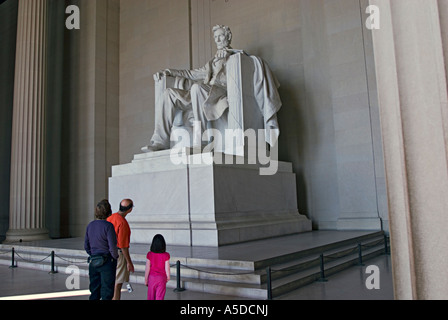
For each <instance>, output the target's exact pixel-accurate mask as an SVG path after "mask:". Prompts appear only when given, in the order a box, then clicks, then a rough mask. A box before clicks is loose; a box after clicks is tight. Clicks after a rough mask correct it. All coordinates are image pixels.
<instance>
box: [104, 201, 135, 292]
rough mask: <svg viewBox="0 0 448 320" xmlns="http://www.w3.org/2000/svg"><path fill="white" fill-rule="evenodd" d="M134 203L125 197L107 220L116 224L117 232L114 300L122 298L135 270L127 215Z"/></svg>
mask: <svg viewBox="0 0 448 320" xmlns="http://www.w3.org/2000/svg"><path fill="white" fill-rule="evenodd" d="M133 208H134V203H133V201H132V200H131V199H124V200H122V201H121V202H120V209H119V211H118V212H117V213H114V214H113V215H111V216H110V217H109V218H107V221H109V222H110V223H112V224H113V225H114V229H115V233H116V234H117V247H118V261H117V274H116V278H115V288H114V297H113V300H120V299H121V288H122V286H123V283H124V282H129V273H130V272H134V264H133V263H132V260H131V256H130V254H129V243H130V241H131V228H130V227H129V224H128V222H127V221H126V216H127V215H128V214H129V213H131V211H132V209H133Z"/></svg>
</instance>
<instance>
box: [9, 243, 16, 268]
mask: <svg viewBox="0 0 448 320" xmlns="http://www.w3.org/2000/svg"><path fill="white" fill-rule="evenodd" d="M14 255H15V250H14V248H12V251H11V266H10V268H11V269H13V268H17V266H16V265H15V263H14Z"/></svg>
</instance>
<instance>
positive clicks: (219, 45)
mask: <svg viewBox="0 0 448 320" xmlns="http://www.w3.org/2000/svg"><path fill="white" fill-rule="evenodd" d="M229 45H230V42H229V41H223V42H218V43H217V44H216V47H217V48H218V50H222V49H225V48H227V47H228V46H229Z"/></svg>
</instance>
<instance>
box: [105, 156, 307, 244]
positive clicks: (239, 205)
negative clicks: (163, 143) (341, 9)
mask: <svg viewBox="0 0 448 320" xmlns="http://www.w3.org/2000/svg"><path fill="white" fill-rule="evenodd" d="M171 153H172V151H171V150H166V151H159V152H155V153H147V154H139V155H135V157H134V160H133V161H132V163H130V164H125V165H119V166H115V167H113V168H112V177H111V178H110V179H109V201H110V202H111V204H112V207H113V209H115V210H116V209H117V207H118V204H119V202H120V201H121V200H122V199H123V198H131V199H133V200H134V204H135V208H134V210H133V211H132V213H131V214H130V215H128V217H127V220H128V222H129V224H130V226H131V230H132V235H131V242H133V243H148V244H149V243H151V241H152V238H153V236H154V235H155V234H157V233H160V234H162V235H163V236H164V237H165V239H166V241H167V243H168V244H170V245H186V246H211V247H217V246H222V245H226V244H232V243H239V242H245V241H250V240H257V239H263V238H269V237H275V236H282V235H287V234H294V233H300V232H306V231H311V221H310V220H308V219H307V218H306V217H305V216H303V215H300V214H299V212H298V210H297V195H296V178H295V174H294V173H293V172H292V166H291V164H290V163H285V162H278V172H277V173H276V174H275V175H272V176H262V175H260V174H259V173H260V171H259V169H260V165H257V164H237V162H238V163H240V162H243V161H242V160H243V158H240V157H235V156H227V155H223V154H221V153H214V154H213V153H199V154H195V155H190V149H188V148H183V149H182V152H181V153H179V154H178V155H176V156H174V157H172V156H171ZM173 159H174V161H173ZM213 160H214V161H213ZM175 162H178V163H179V164H175ZM219 163H221V164H219Z"/></svg>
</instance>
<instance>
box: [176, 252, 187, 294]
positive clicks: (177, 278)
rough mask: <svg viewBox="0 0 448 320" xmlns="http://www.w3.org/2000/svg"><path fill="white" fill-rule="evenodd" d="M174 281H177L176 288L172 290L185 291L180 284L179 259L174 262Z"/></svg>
mask: <svg viewBox="0 0 448 320" xmlns="http://www.w3.org/2000/svg"><path fill="white" fill-rule="evenodd" d="M176 282H177V286H176V289H174V292H182V291H185V289H184V288H182V287H181V286H180V261H179V260H178V261H177V262H176Z"/></svg>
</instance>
